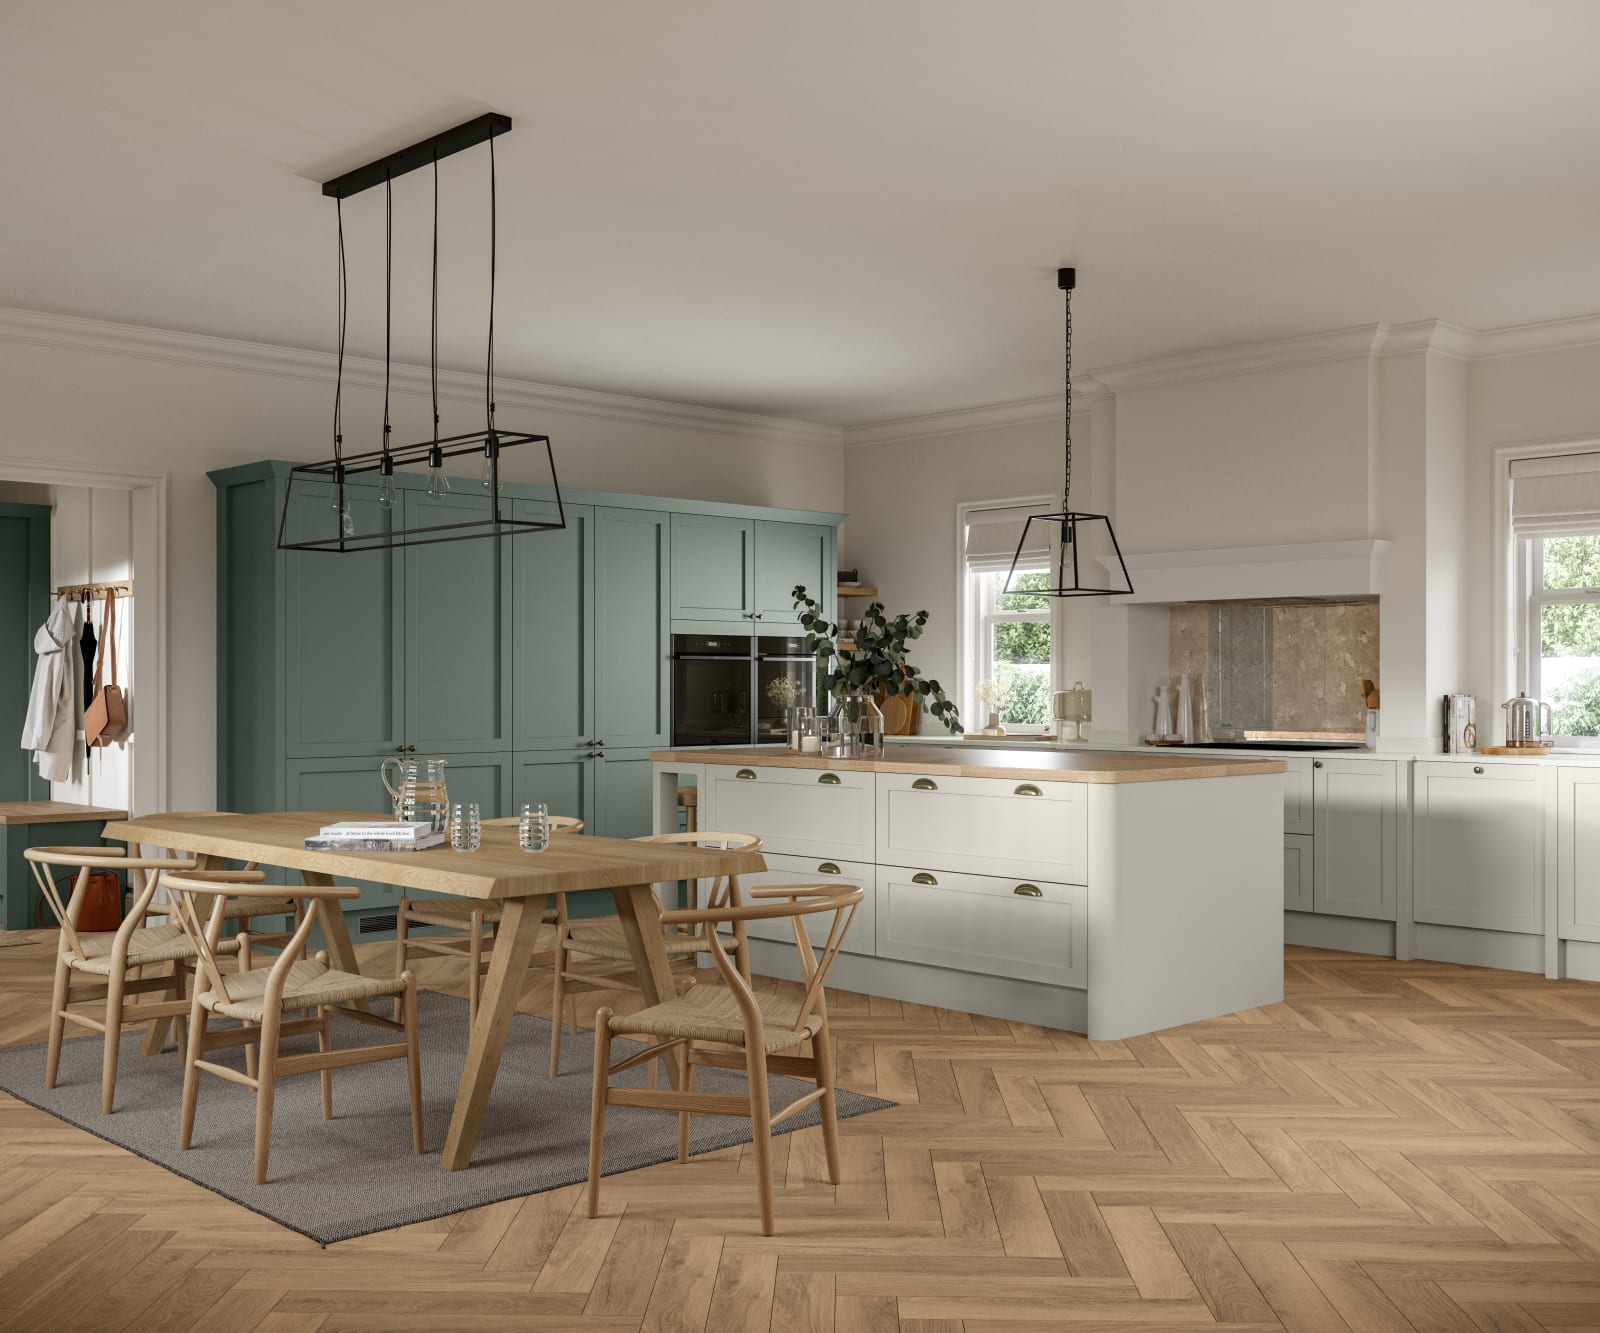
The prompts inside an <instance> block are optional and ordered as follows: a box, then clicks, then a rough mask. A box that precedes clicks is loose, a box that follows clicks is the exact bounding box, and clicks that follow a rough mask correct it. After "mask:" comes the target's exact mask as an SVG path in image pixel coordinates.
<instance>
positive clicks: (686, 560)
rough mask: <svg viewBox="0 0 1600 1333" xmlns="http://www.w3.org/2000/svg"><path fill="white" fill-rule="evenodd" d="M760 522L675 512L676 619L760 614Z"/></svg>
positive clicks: (742, 619)
mask: <svg viewBox="0 0 1600 1333" xmlns="http://www.w3.org/2000/svg"><path fill="white" fill-rule="evenodd" d="M755 528H756V525H755V521H754V520H753V519H748V518H720V517H718V516H716V515H714V514H674V515H673V516H672V618H673V619H674V620H712V621H731V622H733V623H735V624H743V623H747V622H749V621H751V620H753V619H754V618H755V609H756V608H755V599H756V584H755V545H756V541H755V536H756V533H755Z"/></svg>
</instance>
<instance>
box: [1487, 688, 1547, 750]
mask: <svg viewBox="0 0 1600 1333" xmlns="http://www.w3.org/2000/svg"><path fill="white" fill-rule="evenodd" d="M1500 707H1502V708H1503V709H1505V710H1506V745H1507V746H1508V747H1509V748H1511V749H1513V750H1543V749H1547V748H1548V747H1549V746H1550V745H1552V744H1554V741H1553V739H1552V737H1553V734H1554V731H1555V722H1554V720H1553V719H1552V717H1551V715H1550V705H1549V704H1546V703H1540V702H1539V700H1537V699H1530V698H1528V696H1527V695H1526V694H1519V695H1517V697H1516V698H1515V699H1507V700H1506V701H1505V702H1504V703H1503V704H1501V705H1500Z"/></svg>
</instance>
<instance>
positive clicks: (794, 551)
mask: <svg viewBox="0 0 1600 1333" xmlns="http://www.w3.org/2000/svg"><path fill="white" fill-rule="evenodd" d="M755 526H756V604H755V613H756V621H757V633H760V634H786V633H793V632H795V631H797V630H798V629H799V628H800V613H799V612H798V611H796V610H795V605H794V590H795V588H796V587H797V586H798V587H803V588H805V590H806V591H807V592H808V593H809V594H810V595H811V596H812V597H813V598H815V599H816V600H817V601H818V602H820V603H821V604H822V606H823V607H824V608H827V607H829V606H831V605H832V604H833V600H834V594H835V591H836V585H835V580H836V578H837V575H836V573H835V571H836V569H837V568H838V562H837V556H836V554H835V539H836V535H837V534H836V531H835V529H834V528H832V527H831V526H828V525H826V524H822V523H775V522H773V521H771V520H769V519H760V520H758V521H757V522H756V525H755Z"/></svg>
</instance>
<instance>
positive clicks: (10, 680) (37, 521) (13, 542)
mask: <svg viewBox="0 0 1600 1333" xmlns="http://www.w3.org/2000/svg"><path fill="white" fill-rule="evenodd" d="M49 616H50V506H49V505H23V504H0V626H4V627H5V632H4V634H3V635H0V742H3V744H4V747H5V748H4V750H3V751H0V754H3V758H0V801H28V800H44V799H46V798H48V797H49V795H50V784H49V783H48V782H46V781H44V779H42V778H41V777H40V776H39V770H38V768H37V766H36V765H35V764H34V762H33V756H32V755H31V754H29V753H28V752H27V751H26V750H22V749H19V748H18V747H17V745H16V744H15V742H16V738H17V737H18V736H20V735H21V734H22V725H23V720H24V718H25V717H26V716H27V712H28V694H29V691H30V690H31V689H32V688H33V668H34V652H33V638H34V635H35V634H37V633H38V631H39V626H41V625H42V624H44V622H45V621H46V620H47V619H48V618H49Z"/></svg>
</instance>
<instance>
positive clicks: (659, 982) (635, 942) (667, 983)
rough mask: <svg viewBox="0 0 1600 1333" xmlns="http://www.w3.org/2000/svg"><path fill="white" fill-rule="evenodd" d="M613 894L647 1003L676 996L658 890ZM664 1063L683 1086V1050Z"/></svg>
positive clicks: (638, 887)
mask: <svg viewBox="0 0 1600 1333" xmlns="http://www.w3.org/2000/svg"><path fill="white" fill-rule="evenodd" d="M611 896H612V898H613V899H614V900H615V901H616V904H617V918H618V920H619V921H621V923H622V937H623V938H624V939H625V940H627V941H628V952H629V953H631V954H632V955H633V969H634V972H635V973H636V974H637V976H638V978H639V989H640V990H641V991H643V992H644V1000H645V1004H646V1005H652V1004H660V1003H661V1002H662V1001H663V1000H670V999H672V998H673V997H674V996H675V995H677V993H678V986H677V982H676V981H675V980H674V978H673V975H672V964H671V962H670V960H669V959H668V958H667V947H666V945H665V944H664V943H662V939H661V902H660V900H659V899H658V898H657V897H656V895H655V890H654V889H653V888H652V887H651V886H650V885H648V884H632V885H629V886H628V887H626V888H621V889H612V890H611ZM664 1063H665V1064H666V1066H667V1077H668V1078H669V1079H670V1080H671V1082H672V1086H673V1087H674V1088H682V1087H683V1054H682V1052H681V1051H677V1052H674V1053H673V1054H672V1055H670V1056H667V1057H666V1059H665V1062H664Z"/></svg>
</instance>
